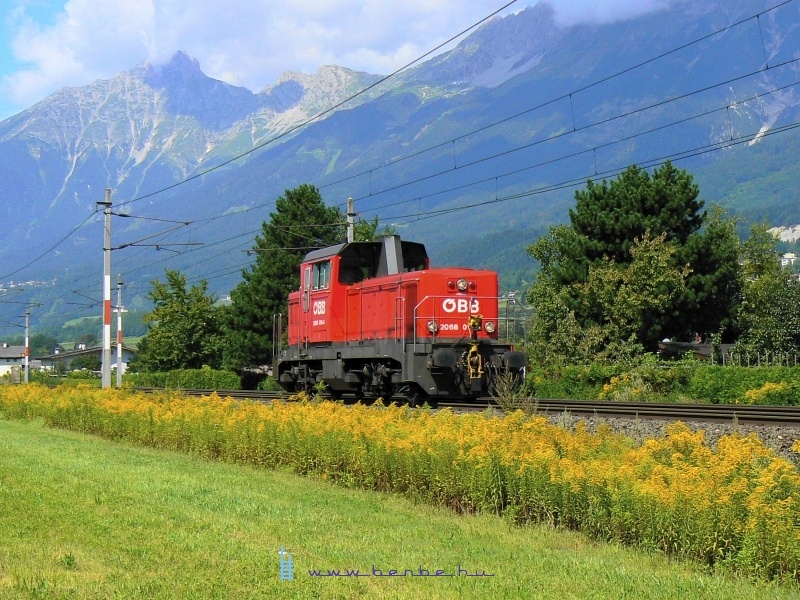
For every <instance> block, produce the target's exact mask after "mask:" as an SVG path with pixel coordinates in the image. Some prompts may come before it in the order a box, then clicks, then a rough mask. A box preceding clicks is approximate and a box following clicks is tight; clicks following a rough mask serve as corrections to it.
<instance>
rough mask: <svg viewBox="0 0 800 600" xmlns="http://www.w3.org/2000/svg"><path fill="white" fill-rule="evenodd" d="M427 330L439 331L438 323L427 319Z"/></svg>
mask: <svg viewBox="0 0 800 600" xmlns="http://www.w3.org/2000/svg"><path fill="white" fill-rule="evenodd" d="M428 331H430V332H431V333H436V332H437V331H439V324H438V323H437V322H436V321H428Z"/></svg>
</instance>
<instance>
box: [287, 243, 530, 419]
mask: <svg viewBox="0 0 800 600" xmlns="http://www.w3.org/2000/svg"><path fill="white" fill-rule="evenodd" d="M498 306H499V302H498V285H497V274H496V273H494V272H492V271H479V270H474V269H465V268H447V269H431V268H430V265H429V260H428V255H427V253H426V251H425V247H424V246H423V245H422V244H418V243H414V242H406V241H401V240H400V238H399V237H397V236H385V237H383V238H380V239H379V240H377V241H374V242H350V243H344V244H339V245H337V246H331V247H329V248H323V249H320V250H315V251H313V252H311V253H309V254H308V255H306V257H305V259H304V260H303V263H302V265H301V267H300V289H299V290H298V291H296V292H292V293H291V294H290V295H289V317H288V324H287V334H288V336H287V337H288V346H286V347H284V348H280V349H278V350H277V351H276V355H275V357H274V358H275V360H274V362H273V372H274V376H275V377H276V379H277V380H278V382H279V383H280V384H281V386H282V387H283V388H284V389H286V390H287V391H299V390H302V389H309V388H311V387H313V386H315V385H317V384H319V383H320V382H324V384H325V386H326V388H327V391H328V392H329V393H330V394H331V395H333V396H334V397H339V396H341V395H342V394H355V395H357V396H359V397H370V396H371V397H377V396H381V397H384V398H388V397H390V396H392V395H395V394H397V395H403V396H406V397H407V398H408V399H409V401H410V402H411V403H412V405H413V404H414V403H415V402H416V401H417V400H418V399H424V398H426V397H430V398H431V399H434V400H435V399H436V398H470V397H476V396H481V395H484V396H485V395H486V394H487V393H490V392H491V391H493V390H492V386H493V382H494V380H495V378H496V377H497V375H498V374H499V373H502V372H506V371H510V372H512V373H514V374H518V373H519V372H521V371H522V370H523V369H524V367H525V354H524V353H523V352H518V351H515V350H514V348H513V346H511V345H509V344H504V343H501V342H499V341H498V329H499V327H498V317H499V315H498ZM275 334H276V336H275V339H276V340H278V339H281V337H282V333H281V323H280V320H277V321H276V331H275Z"/></svg>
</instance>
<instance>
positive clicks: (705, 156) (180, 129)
mask: <svg viewBox="0 0 800 600" xmlns="http://www.w3.org/2000/svg"><path fill="white" fill-rule="evenodd" d="M772 4H774V2H772V3H766V2H765V1H764V0H743V1H741V2H736V3H734V4H733V5H731V3H728V2H724V1H719V0H696V1H693V2H688V1H684V0H677V1H675V2H673V3H672V4H671V5H670V7H669V8H665V9H662V10H658V11H655V12H651V13H649V14H647V15H644V16H641V17H638V18H636V19H630V20H625V21H620V22H616V23H611V24H602V25H599V24H594V25H593V24H581V25H574V26H570V27H560V26H558V25H557V24H556V21H555V19H554V15H553V11H552V9H551V8H550V7H549V6H548V5H547V4H544V3H540V4H538V5H536V6H534V7H531V8H528V9H526V10H524V11H521V12H519V13H517V14H513V15H509V16H506V17H504V18H496V19H494V20H492V21H490V22H488V23H486V24H485V25H483V26H482V27H480V28H479V29H477V30H476V31H475V32H474V33H473V34H472V35H470V36H469V37H467V38H466V39H464V40H463V41H462V42H461V43H459V44H458V45H457V46H456V47H455V48H453V49H452V50H450V51H448V52H445V53H443V54H440V55H438V56H436V57H434V58H432V59H430V60H428V61H426V62H424V63H421V64H419V65H418V66H416V67H414V68H410V69H407V70H405V71H402V72H401V73H399V74H397V75H395V76H393V77H391V78H383V77H381V76H380V75H376V74H368V73H362V72H356V71H353V70H350V69H347V68H345V67H342V66H323V67H321V68H319V69H318V70H317V72H316V73H314V74H312V75H308V74H302V73H291V72H288V73H285V74H284V75H283V76H282V77H281V78H280V79H279V81H278V82H277V83H276V84H274V85H272V86H267V87H265V88H264V89H263V90H261V91H260V92H258V93H253V92H251V91H250V90H247V89H245V88H241V87H236V86H232V85H229V84H226V83H223V82H221V81H217V80H214V79H211V78H209V77H207V76H206V75H205V74H204V73H203V72H202V69H201V66H200V65H199V64H198V62H197V61H196V60H194V59H193V58H191V57H189V56H187V55H186V54H185V53H183V52H178V53H177V54H175V55H174V56H173V58H172V59H171V60H170V61H169V62H168V63H167V64H163V65H153V64H142V65H139V66H136V67H134V68H132V69H131V70H129V71H126V72H124V73H120V74H118V75H116V76H115V77H112V78H111V79H108V80H99V81H95V82H93V83H91V84H89V85H87V86H84V87H78V88H64V89H61V90H59V91H58V92H56V93H54V94H52V95H51V96H49V97H47V98H45V99H44V100H42V101H41V102H39V103H37V104H35V105H34V106H32V107H30V108H29V109H27V110H25V111H23V112H22V113H20V114H18V115H15V116H13V117H11V118H9V119H6V120H4V121H2V122H0V214H2V216H3V223H4V227H3V235H2V236H0V265H3V266H2V268H0V271H2V272H0V287H2V288H3V289H4V290H10V289H11V286H13V285H18V284H19V281H20V280H22V281H27V282H30V283H28V284H27V286H24V287H25V289H27V290H28V291H27V292H25V295H24V297H25V299H26V301H37V302H41V303H42V305H43V308H42V309H41V312H40V314H39V315H38V316H37V318H38V319H39V322H41V323H42V324H54V323H57V322H58V320H59V319H62V321H63V315H64V314H73V313H75V312H76V311H80V310H85V311H86V314H92V313H91V311H92V310H93V309H90V308H88V307H86V308H85V309H82V308H78V309H75V308H72V304H73V303H75V301H76V300H77V299H78V298H77V297H76V296H74V295H73V294H72V290H75V291H77V292H79V293H80V294H82V295H84V296H86V295H88V296H90V297H93V298H97V299H99V297H100V295H101V294H100V285H101V281H102V280H101V276H102V223H101V220H102V218H101V215H100V214H99V213H97V204H96V203H97V202H99V201H101V200H102V199H103V193H104V189H105V188H107V187H108V188H110V189H111V190H112V203H113V205H114V207H115V210H114V212H115V214H116V215H119V216H115V217H114V218H113V234H114V241H113V243H112V247H114V248H115V251H114V253H113V256H114V267H113V269H114V272H115V273H116V272H120V273H122V274H123V276H124V278H125V280H126V282H127V283H129V284H131V287H130V291H129V292H128V293H129V294H130V303H131V304H133V305H134V306H137V305H138V306H142V305H143V296H144V294H145V293H146V291H147V282H148V281H149V280H151V279H153V278H158V277H163V272H164V268H175V269H180V270H183V271H185V272H186V273H187V274H188V275H189V276H190V278H193V279H199V278H206V279H208V280H209V284H210V288H211V289H212V290H214V291H216V292H217V293H219V294H220V295H224V294H226V293H227V291H228V290H230V289H231V287H232V286H234V285H235V284H236V283H237V282H238V281H239V272H240V269H241V268H242V267H243V266H245V265H246V264H248V261H249V260H252V257H250V258H248V255H247V253H246V250H247V249H248V248H250V247H252V245H253V239H254V236H255V234H256V233H257V232H258V230H259V226H260V223H261V222H262V221H264V220H268V219H269V212H270V209H271V207H272V206H273V203H274V200H275V198H277V196H279V195H280V194H281V193H282V192H283V191H284V190H285V189H287V188H292V187H295V186H296V185H299V184H300V183H304V182H310V183H313V184H315V185H317V186H318V187H320V189H321V190H322V193H323V196H324V197H325V199H326V201H327V202H329V203H330V204H337V205H341V204H343V203H344V201H345V199H346V198H347V197H348V196H350V197H353V198H355V199H356V209H357V211H358V212H359V213H360V214H361V215H362V216H364V217H365V218H372V217H373V216H375V215H377V216H379V217H380V218H381V221H382V223H385V224H389V225H392V226H393V227H394V228H395V229H396V230H397V231H399V232H400V233H401V235H403V237H405V238H408V239H416V240H419V241H423V242H425V243H426V245H427V246H428V249H429V253H430V254H431V257H432V261H433V263H434V264H438V265H442V264H456V263H458V264H462V265H464V266H475V267H489V268H494V269H497V270H498V271H500V272H501V276H502V278H503V287H504V289H506V290H508V289H519V288H522V287H524V286H526V285H527V284H529V283H530V281H531V280H532V278H533V276H534V275H533V273H534V265H533V263H532V261H531V259H529V258H528V256H527V255H526V254H525V252H524V249H525V247H526V246H527V245H528V244H530V243H531V242H533V241H534V240H535V239H536V237H538V236H539V235H541V234H542V233H544V232H545V231H546V229H547V227H548V226H549V225H551V224H555V223H558V222H563V221H565V220H566V219H567V210H568V208H569V207H570V206H571V204H572V197H573V194H574V190H575V189H576V187H580V186H582V185H585V182H586V180H587V179H588V178H593V177H604V176H605V177H613V176H614V175H616V174H617V173H618V172H619V171H620V170H621V169H624V168H625V167H626V166H628V165H630V164H633V163H637V164H640V165H643V166H651V165H654V164H658V163H659V162H660V161H663V160H665V159H668V158H669V159H672V160H673V161H675V162H676V164H678V166H680V167H681V168H686V169H687V170H689V171H690V172H692V173H693V174H694V175H695V178H696V180H697V181H698V183H699V184H700V187H701V194H702V197H703V198H704V199H705V200H706V202H707V203H711V202H716V203H719V204H722V205H723V206H726V207H728V208H729V209H730V210H731V211H733V212H735V213H737V214H739V215H741V216H743V217H744V218H745V219H748V220H751V221H752V220H757V219H758V220H760V219H767V220H768V221H769V223H770V225H773V226H778V225H791V224H795V223H800V203H798V202H797V197H796V193H795V191H794V190H796V189H797V188H798V183H800V161H799V160H798V157H800V138H799V137H798V135H797V130H796V129H795V128H796V126H797V124H798V123H800V121H798V117H799V116H800V115H798V112H800V111H799V110H798V106H800V96H799V95H798V93H797V77H798V73H799V69H798V62H796V61H797V59H798V57H800V43H798V42H800V33H798V32H799V31H800V28H798V25H800V8H798V3H797V2H790V3H788V4H782V5H781V6H780V7H779V8H776V9H774V10H767V9H768V8H769V7H770V6H771V5H772ZM756 15H758V17H757V18H756ZM165 221H171V222H172V223H166V222H165ZM82 223H84V224H83V225H81V224H82ZM184 223H189V224H188V225H184ZM37 257H39V258H38V260H37ZM29 263H30V266H28V265H29ZM84 302H85V300H84ZM14 310H18V309H14ZM2 314H3V311H2V310H0V318H3V316H2Z"/></svg>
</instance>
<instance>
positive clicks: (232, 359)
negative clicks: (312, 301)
mask: <svg viewBox="0 0 800 600" xmlns="http://www.w3.org/2000/svg"><path fill="white" fill-rule="evenodd" d="M344 221H345V219H344V215H342V212H341V211H340V210H339V209H338V208H336V207H328V206H326V205H325V203H324V202H323V200H322V196H321V195H320V193H319V190H318V189H317V188H316V187H314V186H312V185H308V184H303V185H300V186H299V187H297V188H294V189H291V190H286V191H285V192H284V195H283V196H281V197H280V198H278V199H277V201H276V202H275V211H274V212H272V213H270V220H269V221H265V222H264V223H263V224H262V229H261V234H260V235H258V236H257V237H256V243H255V246H254V247H253V252H254V253H255V261H254V263H253V264H252V265H251V266H250V267H249V268H248V269H245V270H244V271H242V281H241V282H240V283H239V285H238V286H236V288H235V289H234V290H232V291H231V304H230V306H228V308H227V310H226V317H225V326H226V337H227V348H226V353H225V363H226V365H227V366H228V367H230V368H234V369H241V368H243V367H248V366H263V365H267V364H270V363H271V362H272V348H273V342H274V340H273V339H272V328H273V318H274V316H275V315H276V314H278V313H280V314H282V315H283V319H284V323H285V322H286V313H287V298H288V296H289V293H290V292H292V291H295V290H297V289H299V286H300V263H301V262H302V260H303V257H304V256H305V255H306V254H307V253H308V252H310V251H311V250H314V249H316V248H323V247H325V246H331V245H333V244H338V243H341V242H343V241H344V240H345V228H344Z"/></svg>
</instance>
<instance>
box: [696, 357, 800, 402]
mask: <svg viewBox="0 0 800 600" xmlns="http://www.w3.org/2000/svg"><path fill="white" fill-rule="evenodd" d="M768 384H769V385H768ZM689 393H690V394H691V396H692V397H693V398H696V399H697V400H699V401H702V402H712V403H719V404H725V403H750V404H789V405H800V368H797V367H722V366H714V365H708V366H703V367H702V368H698V369H697V370H696V371H695V373H694V376H693V377H692V380H691V384H690V386H689Z"/></svg>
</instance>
